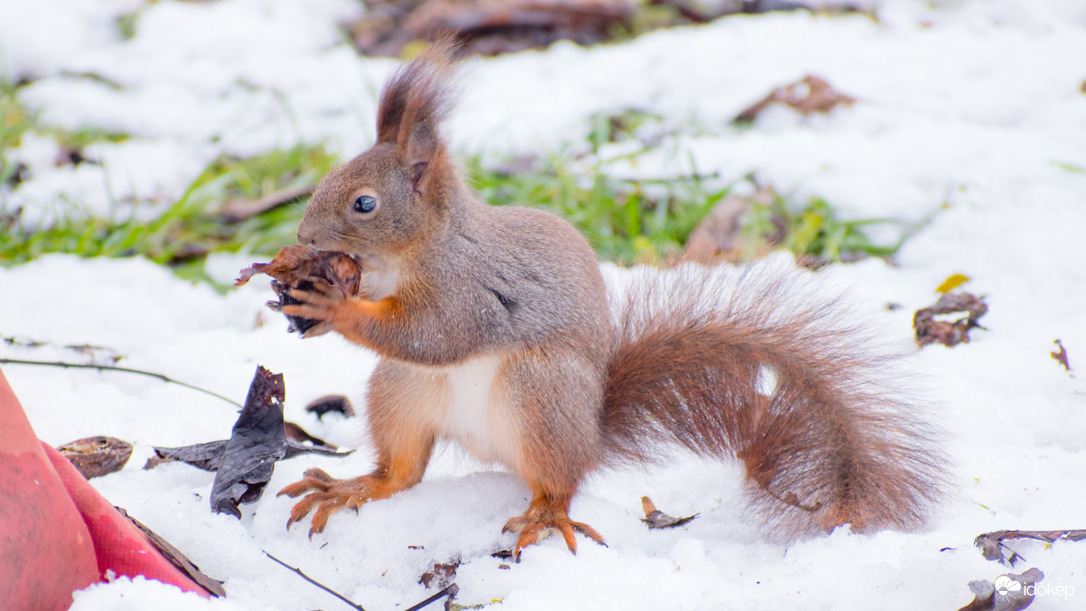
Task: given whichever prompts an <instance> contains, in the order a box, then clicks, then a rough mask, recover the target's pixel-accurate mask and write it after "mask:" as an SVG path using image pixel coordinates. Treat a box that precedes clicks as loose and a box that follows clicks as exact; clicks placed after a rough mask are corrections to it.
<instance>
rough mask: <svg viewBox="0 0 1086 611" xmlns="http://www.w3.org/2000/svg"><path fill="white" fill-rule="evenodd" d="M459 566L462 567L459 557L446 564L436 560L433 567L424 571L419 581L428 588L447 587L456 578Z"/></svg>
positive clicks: (439, 588)
mask: <svg viewBox="0 0 1086 611" xmlns="http://www.w3.org/2000/svg"><path fill="white" fill-rule="evenodd" d="M458 568H460V559H459V558H458V559H456V560H453V561H452V562H449V563H445V564H443V563H440V562H435V563H434V566H433V568H431V569H430V570H429V571H426V572H425V573H423V574H422V577H419V583H420V584H422V587H424V588H426V589H428V590H431V589H438V590H441V589H444V588H447V587H449V585H450V584H452V582H453V581H455V580H456V569H458Z"/></svg>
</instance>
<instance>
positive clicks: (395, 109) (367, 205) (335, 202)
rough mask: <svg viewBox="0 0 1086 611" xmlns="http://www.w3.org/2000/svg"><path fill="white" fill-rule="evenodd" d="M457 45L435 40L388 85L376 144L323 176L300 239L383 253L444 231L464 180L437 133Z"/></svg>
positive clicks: (365, 252)
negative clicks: (447, 218)
mask: <svg viewBox="0 0 1086 611" xmlns="http://www.w3.org/2000/svg"><path fill="white" fill-rule="evenodd" d="M452 52H453V48H452V45H451V44H448V43H439V44H436V45H434V46H433V47H431V48H430V49H429V50H428V51H427V52H426V53H424V54H423V55H421V56H420V57H419V58H418V59H416V60H415V61H413V62H411V63H410V64H409V65H408V66H407V67H405V68H402V69H401V70H399V71H397V72H396V73H395V74H394V75H393V76H392V78H391V79H390V80H389V82H388V84H387V85H385V88H384V90H383V91H382V92H381V100H380V104H379V106H378V109H377V142H376V144H374V145H373V147H372V148H370V149H369V150H368V151H366V152H364V153H362V154H361V155H359V156H358V157H355V158H354V159H352V160H351V161H349V162H348V163H346V164H345V165H343V166H341V167H339V168H337V169H335V170H333V171H332V172H330V173H329V174H328V175H327V176H325V177H324V179H323V180H321V182H320V184H319V185H318V186H317V189H316V190H315V191H314V192H313V196H312V197H311V198H310V200H309V204H308V205H307V206H306V210H305V215H304V217H303V218H302V223H301V226H300V227H299V228H298V242H299V243H301V244H305V245H309V246H315V247H316V248H319V249H321V250H337V251H342V252H346V253H350V254H355V255H360V256H362V257H364V258H366V257H371V256H374V257H380V256H384V255H390V254H391V255H395V254H396V253H400V252H402V251H404V250H405V249H410V248H411V247H412V245H417V244H419V243H420V242H421V241H422V240H425V239H427V238H429V237H432V236H433V235H434V234H435V232H437V231H439V230H440V227H441V223H442V219H443V218H444V217H445V215H446V214H447V213H448V207H449V206H450V205H451V204H454V203H455V201H456V199H457V197H458V195H459V192H460V188H461V185H462V183H461V181H460V178H459V176H458V174H457V171H456V168H455V167H454V165H453V163H452V161H451V160H450V159H449V157H448V154H447V153H446V150H445V149H446V147H445V143H444V141H443V140H442V139H441V135H440V133H439V132H438V128H439V126H440V122H441V119H442V118H443V117H444V115H445V114H446V113H447V111H448V107H449V105H450V98H451V95H450V92H449V84H448V83H449V76H450V74H451V72H452V60H451V55H452Z"/></svg>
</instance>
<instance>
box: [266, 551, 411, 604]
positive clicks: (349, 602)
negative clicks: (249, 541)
mask: <svg viewBox="0 0 1086 611" xmlns="http://www.w3.org/2000/svg"><path fill="white" fill-rule="evenodd" d="M260 551H262V552H264V555H265V556H267V557H268V558H271V559H272V560H274V561H276V562H278V563H279V564H280V565H282V566H284V567H286V568H288V569H290V570H292V571H294V572H295V573H297V574H298V576H299V577H301V578H302V579H304V580H306V581H308V582H309V583H311V584H313V585H315V586H317V587H318V588H320V589H322V590H324V591H325V592H328V593H329V594H331V595H332V596H335V597H336V598H338V599H340V600H342V601H343V602H345V603H347V604H348V605H350V606H351V608H353V609H357V610H358V611H366V610H365V609H363V608H362V605H358V604H355V603H354V602H353V601H352V600H351V599H349V598H347V597H346V596H344V595H342V594H340V593H339V592H336V591H335V590H333V589H332V588H329V587H328V586H326V585H324V584H323V583H320V582H319V581H317V580H315V579H313V578H312V577H310V576H309V575H306V574H305V573H303V572H302V571H301V569H296V568H294V567H292V566H290V565H289V564H287V563H286V562H283V561H282V560H280V559H278V558H276V557H275V556H272V555H271V554H269V553H268V552H267V551H265V550H260ZM412 609H414V607H412ZM407 611H410V610H407Z"/></svg>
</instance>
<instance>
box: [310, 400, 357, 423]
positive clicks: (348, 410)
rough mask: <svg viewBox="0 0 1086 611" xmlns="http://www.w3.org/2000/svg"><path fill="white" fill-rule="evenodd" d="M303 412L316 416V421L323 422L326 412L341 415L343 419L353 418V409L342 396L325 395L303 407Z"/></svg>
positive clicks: (349, 402)
mask: <svg viewBox="0 0 1086 611" xmlns="http://www.w3.org/2000/svg"><path fill="white" fill-rule="evenodd" d="M305 411H307V412H309V413H311V414H316V415H317V420H324V415H325V414H327V413H328V412H336V413H339V414H342V415H343V416H344V417H345V418H350V417H352V416H354V407H353V406H351V401H350V400H349V399H347V397H344V396H343V395H327V396H324V397H321V398H320V399H314V400H313V401H311V402H310V403H309V405H307V406H305Z"/></svg>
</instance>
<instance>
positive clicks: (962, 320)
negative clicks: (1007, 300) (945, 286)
mask: <svg viewBox="0 0 1086 611" xmlns="http://www.w3.org/2000/svg"><path fill="white" fill-rule="evenodd" d="M987 312H988V304H986V303H984V300H983V299H981V298H980V297H977V296H976V295H973V294H971V293H966V292H957V293H945V294H943V295H942V296H940V297H939V300H938V301H936V302H935V304H934V305H932V306H928V307H926V308H921V309H919V310H917V311H916V314H915V315H914V316H913V329H915V330H916V343H917V344H919V345H920V346H921V347H923V346H926V345H928V344H936V343H938V344H943V345H944V346H948V347H949V346H955V345H957V344H960V343H968V342H969V331H970V330H971V329H973V328H983V327H981V326H980V324H979V323H978V322H977V321H978V320H980V317H981V316H984V314H985V313H987ZM948 315H958V316H961V317H959V318H957V319H956V320H946V319H945V318H944V319H939V318H936V317H937V316H942V317H946V316H948ZM962 315H964V316H962Z"/></svg>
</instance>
